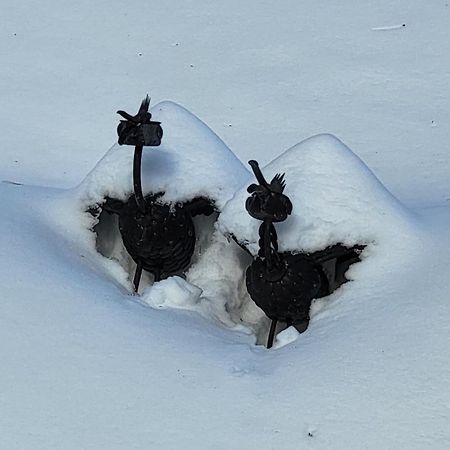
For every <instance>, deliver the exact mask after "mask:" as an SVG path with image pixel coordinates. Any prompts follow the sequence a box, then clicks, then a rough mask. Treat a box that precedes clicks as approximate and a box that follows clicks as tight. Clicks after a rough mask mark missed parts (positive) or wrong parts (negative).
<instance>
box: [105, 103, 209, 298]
mask: <svg viewBox="0 0 450 450" xmlns="http://www.w3.org/2000/svg"><path fill="white" fill-rule="evenodd" d="M149 105H150V99H149V97H148V96H147V97H146V98H145V99H144V100H143V102H142V104H141V106H140V108H139V111H138V113H137V114H136V115H135V116H131V115H130V114H128V113H126V112H124V111H118V114H120V115H121V116H122V117H124V118H125V119H126V120H121V121H120V124H119V126H118V128H117V132H118V135H119V144H120V145H122V144H125V145H134V146H135V152H134V160H133V187H134V195H131V196H130V197H129V198H128V200H127V201H126V202H121V201H120V200H116V199H106V201H105V204H104V205H103V208H104V209H105V210H106V211H108V212H110V213H115V214H118V215H119V231H120V234H121V236H122V240H123V243H124V246H125V248H126V249H127V251H128V253H129V254H130V256H131V257H132V259H133V260H134V262H135V263H136V272H135V275H134V280H133V286H134V291H135V292H137V291H138V288H139V282H140V279H141V275H142V270H143V269H144V270H146V271H148V272H150V273H152V274H153V276H154V279H155V281H159V280H161V279H162V278H166V277H168V276H171V275H174V274H177V273H180V272H182V271H183V270H185V269H186V268H187V266H188V265H189V263H190V260H191V257H192V255H193V252H194V247H195V239H196V237H195V228H194V223H193V220H192V217H193V216H195V215H197V214H205V215H210V214H212V212H213V211H214V208H213V206H212V205H211V203H210V202H209V201H208V200H206V199H203V198H197V199H194V200H192V201H190V202H187V203H184V204H181V203H179V204H176V205H168V204H164V203H161V201H160V197H161V196H162V195H163V193H159V194H154V195H147V196H146V197H144V196H143V193H142V180H141V162H142V150H143V147H144V146H158V145H160V144H161V139H162V136H163V131H162V128H161V125H160V122H154V121H152V120H151V117H152V116H151V114H150V112H149V111H148V108H149Z"/></svg>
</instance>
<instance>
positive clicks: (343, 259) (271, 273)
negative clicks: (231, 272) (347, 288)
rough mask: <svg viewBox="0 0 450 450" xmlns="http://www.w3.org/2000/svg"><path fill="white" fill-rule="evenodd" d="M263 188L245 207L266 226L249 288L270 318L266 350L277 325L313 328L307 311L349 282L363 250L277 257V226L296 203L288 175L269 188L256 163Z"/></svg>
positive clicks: (252, 188) (259, 186)
mask: <svg viewBox="0 0 450 450" xmlns="http://www.w3.org/2000/svg"><path fill="white" fill-rule="evenodd" d="M249 164H250V166H251V167H252V169H253V172H254V174H255V177H256V179H257V180H258V183H259V184H252V185H250V186H249V187H248V189H247V191H248V192H249V193H250V194H251V196H250V197H249V198H248V199H247V201H246V204H245V207H246V209H247V211H248V213H249V214H250V215H251V216H252V217H254V218H255V219H258V220H261V221H263V223H262V224H261V226H260V228H259V237H260V239H259V247H260V249H259V252H258V256H257V257H256V258H255V259H254V260H253V262H252V264H251V265H250V266H249V267H248V268H247V271H246V285H247V290H248V293H249V294H250V297H251V298H252V300H253V301H254V302H255V303H256V304H257V305H258V306H259V307H260V308H261V309H262V310H263V311H264V312H265V313H266V315H267V316H268V317H269V318H270V319H271V321H272V323H271V326H270V331H269V336H268V340H267V348H270V347H272V344H273V340H274V336H275V330H276V326H277V323H278V322H279V321H280V322H285V323H286V324H287V326H290V325H294V326H296V327H297V328H298V329H299V330H300V331H304V330H305V329H306V328H307V326H308V323H309V310H310V306H311V302H312V300H313V299H315V298H320V297H324V296H326V295H329V294H330V293H331V292H332V291H333V290H334V289H335V288H336V287H337V286H339V285H341V284H342V283H344V282H345V281H346V279H345V276H344V274H345V271H346V270H347V269H348V267H349V265H350V264H352V263H353V262H356V261H358V260H359V257H358V254H359V252H360V251H361V250H362V248H363V247H362V246H355V247H353V248H351V249H349V248H346V247H344V246H342V245H340V244H337V245H335V246H333V247H329V248H327V249H325V250H322V251H319V252H315V253H313V254H305V253H299V254H292V253H290V252H283V253H280V252H278V238H277V233H276V229H275V226H274V225H273V224H274V223H275V222H282V221H284V220H286V219H287V217H288V216H289V215H290V214H291V213H292V203H291V201H290V200H289V198H288V197H287V196H286V195H285V194H283V191H284V188H285V181H284V174H283V175H280V174H277V175H275V177H274V178H273V179H272V181H271V182H270V183H267V181H266V180H265V178H264V176H263V174H262V173H261V170H260V168H259V165H258V163H257V162H256V161H249Z"/></svg>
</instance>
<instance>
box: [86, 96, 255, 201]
mask: <svg viewBox="0 0 450 450" xmlns="http://www.w3.org/2000/svg"><path fill="white" fill-rule="evenodd" d="M151 113H152V115H153V120H156V121H160V122H161V126H162V128H163V131H164V136H163V138H162V143H161V145H160V146H159V147H145V148H144V151H143V156H142V185H143V192H144V195H145V194H149V193H153V194H155V193H160V192H164V195H163V197H162V198H161V201H162V202H166V203H173V202H183V201H186V200H192V199H193V198H196V197H205V198H208V199H210V200H212V201H213V203H214V205H215V207H216V209H218V210H221V209H222V207H223V206H224V205H225V203H226V202H227V201H228V200H229V199H230V198H231V197H232V196H233V195H234V193H235V191H236V190H237V189H238V188H240V187H241V186H242V185H243V184H244V183H245V182H246V180H247V179H248V177H249V172H248V170H247V169H246V168H245V167H244V165H243V164H242V163H241V162H240V160H239V159H238V158H237V157H236V156H235V155H234V153H233V152H231V150H230V149H229V148H228V147H227V146H226V145H225V143H224V142H223V141H222V140H221V139H220V138H219V137H218V136H217V135H216V134H215V133H214V132H213V131H212V130H211V129H210V128H209V127H208V126H207V125H205V124H204V123H203V122H202V121H201V120H200V119H198V118H197V117H196V116H194V115H193V114H191V113H190V112H189V111H187V110H186V109H185V108H183V107H182V106H180V105H177V104H176V103H173V102H170V101H164V102H161V103H158V104H157V105H156V106H154V107H153V108H152V109H151ZM133 152H134V147H131V146H125V145H124V146H120V145H119V144H115V145H114V146H113V147H112V148H111V149H110V150H109V151H108V152H107V153H106V155H105V156H104V157H103V158H102V159H101V160H100V162H99V163H98V164H97V165H96V166H95V168H94V169H93V170H92V171H91V173H89V175H88V176H87V177H86V178H85V180H84V181H83V182H82V183H81V184H80V186H79V187H78V195H79V197H80V199H81V200H82V202H83V204H84V205H86V206H87V207H89V206H92V205H95V204H101V203H102V202H103V201H104V198H105V197H106V196H109V197H112V198H117V199H122V200H124V199H126V198H127V197H129V196H130V194H131V193H132V191H133V177H132V171H133Z"/></svg>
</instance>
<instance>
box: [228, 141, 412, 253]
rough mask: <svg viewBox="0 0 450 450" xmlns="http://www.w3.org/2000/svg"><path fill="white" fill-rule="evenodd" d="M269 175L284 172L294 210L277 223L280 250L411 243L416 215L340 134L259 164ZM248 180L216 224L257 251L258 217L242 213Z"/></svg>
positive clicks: (293, 148)
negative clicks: (376, 175)
mask: <svg viewBox="0 0 450 450" xmlns="http://www.w3.org/2000/svg"><path fill="white" fill-rule="evenodd" d="M262 172H263V174H264V176H265V178H266V179H267V180H268V181H270V180H271V179H272V178H273V176H274V175H275V174H276V173H285V174H286V177H285V181H286V189H285V191H284V194H286V195H287V196H288V197H289V198H290V200H291V202H292V204H293V212H292V215H291V216H289V217H288V219H287V220H286V221H284V222H282V223H280V224H277V225H276V229H277V234H278V240H279V248H280V251H291V252H299V251H305V252H313V251H316V250H323V249H324V248H326V247H328V246H331V245H334V244H338V243H341V244H344V245H346V246H348V247H352V246H354V245H357V244H364V245H367V244H370V243H374V244H385V245H388V246H393V245H400V246H401V245H405V244H406V245H411V243H410V241H409V238H410V237H411V235H414V233H415V230H414V229H415V219H414V218H413V216H412V214H410V213H409V212H408V211H407V210H406V209H405V208H404V207H403V206H402V205H401V203H400V202H399V201H398V200H397V199H395V198H394V197H393V196H392V195H391V194H390V193H389V192H388V191H387V190H386V188H385V187H384V186H383V185H382V184H381V183H380V181H379V180H378V179H377V178H376V177H375V175H374V174H373V173H372V172H371V171H370V169H369V168H368V167H367V166H366V165H365V164H364V163H363V162H362V161H361V160H360V159H359V158H358V157H357V156H356V155H355V154H354V153H353V152H352V151H351V150H350V149H349V148H348V147H347V146H346V145H345V144H343V143H342V142H341V141H340V140H339V139H338V138H336V137H334V136H332V135H325V134H322V135H317V136H313V137H311V138H309V139H306V140H305V141H303V142H300V143H299V144H297V145H295V146H294V147H292V148H290V149H289V150H287V151H285V152H284V153H283V154H282V155H280V156H278V157H277V158H276V159H275V160H273V161H272V162H271V163H270V164H268V165H267V166H266V167H264V168H262ZM246 188H247V186H244V187H243V188H242V189H241V190H240V191H238V192H237V193H236V195H235V196H234V198H233V200H232V201H230V202H229V203H227V205H226V207H225V209H224V211H223V213H222V214H221V215H220V219H219V223H220V228H221V229H222V231H223V232H224V233H228V234H230V235H231V234H232V235H234V236H235V237H236V238H237V239H238V240H239V241H240V242H241V243H243V244H245V245H246V247H248V249H249V250H250V251H251V253H252V254H253V255H256V254H257V253H258V240H259V235H258V229H259V226H260V225H261V222H260V221H258V220H255V219H253V218H252V217H251V216H250V215H249V214H242V211H243V205H245V200H246V199H247V198H248V196H249V194H248V192H247V189H246Z"/></svg>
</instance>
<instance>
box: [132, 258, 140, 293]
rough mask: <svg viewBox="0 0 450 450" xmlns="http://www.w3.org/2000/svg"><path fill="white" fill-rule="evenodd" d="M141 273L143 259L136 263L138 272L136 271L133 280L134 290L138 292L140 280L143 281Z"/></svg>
mask: <svg viewBox="0 0 450 450" xmlns="http://www.w3.org/2000/svg"><path fill="white" fill-rule="evenodd" d="M141 275H142V261H141V260H138V262H137V264H136V272H135V273H134V280H133V286H134V292H136V293H137V291H138V289H139V282H140V281H141Z"/></svg>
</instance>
